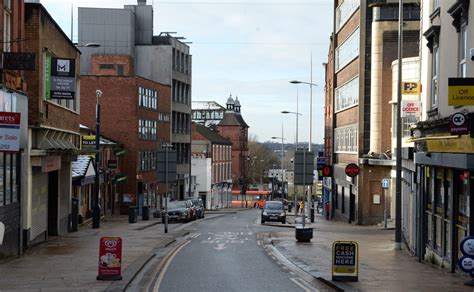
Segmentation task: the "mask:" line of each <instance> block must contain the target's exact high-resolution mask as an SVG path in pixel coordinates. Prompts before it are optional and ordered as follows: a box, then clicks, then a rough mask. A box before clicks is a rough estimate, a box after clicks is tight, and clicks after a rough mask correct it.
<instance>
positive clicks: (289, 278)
mask: <svg viewBox="0 0 474 292" xmlns="http://www.w3.org/2000/svg"><path fill="white" fill-rule="evenodd" d="M259 222H260V210H256V209H252V210H248V211H241V212H237V213H236V214H227V215H225V216H222V217H219V218H215V219H212V220H201V221H198V222H196V223H194V224H193V225H192V226H190V228H189V230H190V231H191V232H190V234H189V236H188V237H187V239H186V240H185V241H183V242H182V243H181V246H180V248H178V249H177V250H176V252H175V253H173V254H172V255H171V256H170V258H169V260H168V264H166V265H164V267H163V269H162V270H161V272H160V273H159V275H157V278H156V279H155V281H154V285H153V289H152V290H154V291H157V290H158V291H302V290H303V291H310V290H311V289H310V288H311V287H310V286H308V284H307V283H306V282H304V281H303V280H302V279H301V278H298V276H297V275H295V274H294V273H292V272H289V271H288V270H286V269H285V268H284V267H282V266H281V265H280V264H278V262H277V261H275V260H274V259H272V257H271V256H270V255H269V254H267V251H266V249H264V248H263V247H262V246H261V243H259V242H258V238H257V233H259V232H263V231H271V230H275V229H276V228H281V227H269V226H261V225H260V223H259Z"/></svg>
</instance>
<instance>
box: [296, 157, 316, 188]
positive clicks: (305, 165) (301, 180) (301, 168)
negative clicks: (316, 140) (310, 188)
mask: <svg viewBox="0 0 474 292" xmlns="http://www.w3.org/2000/svg"><path fill="white" fill-rule="evenodd" d="M313 169H314V153H313V152H312V151H305V150H298V151H295V178H294V183H295V185H312V184H313Z"/></svg>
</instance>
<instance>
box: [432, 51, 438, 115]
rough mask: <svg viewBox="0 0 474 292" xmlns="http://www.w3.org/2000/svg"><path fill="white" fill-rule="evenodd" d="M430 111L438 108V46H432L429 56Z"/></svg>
mask: <svg viewBox="0 0 474 292" xmlns="http://www.w3.org/2000/svg"><path fill="white" fill-rule="evenodd" d="M430 87H431V88H430V89H431V92H430V101H431V109H436V108H438V104H439V45H438V44H437V43H436V44H433V52H432V54H431V85H430Z"/></svg>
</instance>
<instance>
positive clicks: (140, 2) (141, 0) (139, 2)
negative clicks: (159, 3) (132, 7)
mask: <svg viewBox="0 0 474 292" xmlns="http://www.w3.org/2000/svg"><path fill="white" fill-rule="evenodd" d="M138 5H139V6H143V5H146V0H138Z"/></svg>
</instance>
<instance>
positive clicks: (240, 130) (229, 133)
mask: <svg viewBox="0 0 474 292" xmlns="http://www.w3.org/2000/svg"><path fill="white" fill-rule="evenodd" d="M240 109H241V105H240V101H239V100H238V98H237V97H236V98H235V100H234V99H233V98H232V96H230V97H229V99H228V100H227V103H226V111H225V113H224V117H223V118H222V120H221V121H220V122H219V124H217V129H218V131H219V134H220V135H221V136H222V137H224V138H227V139H229V140H230V141H231V142H232V189H234V190H241V191H245V189H246V186H247V184H248V171H249V169H248V165H249V154H248V151H249V148H248V128H249V126H248V125H247V123H246V122H245V121H244V119H243V117H242V115H241V112H240Z"/></svg>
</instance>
